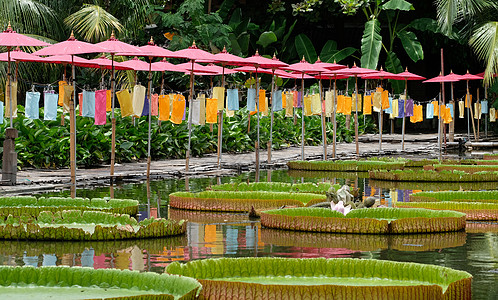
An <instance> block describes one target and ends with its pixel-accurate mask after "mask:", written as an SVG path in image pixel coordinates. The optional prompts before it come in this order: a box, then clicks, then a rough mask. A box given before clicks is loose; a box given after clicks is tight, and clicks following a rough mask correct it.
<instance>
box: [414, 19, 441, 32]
mask: <svg viewBox="0 0 498 300" xmlns="http://www.w3.org/2000/svg"><path fill="white" fill-rule="evenodd" d="M408 27H409V28H413V29H416V30H420V31H428V32H432V33H439V32H440V31H439V27H438V25H437V22H436V20H434V19H431V18H420V19H415V20H413V21H412V22H411V23H410V24H408Z"/></svg>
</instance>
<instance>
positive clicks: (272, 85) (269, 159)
mask: <svg viewBox="0 0 498 300" xmlns="http://www.w3.org/2000/svg"><path fill="white" fill-rule="evenodd" d="M271 70H272V74H271V95H270V106H271V116H270V141H269V142H268V160H267V163H271V144H272V142H273V103H274V100H275V99H274V98H273V93H274V92H275V69H271Z"/></svg>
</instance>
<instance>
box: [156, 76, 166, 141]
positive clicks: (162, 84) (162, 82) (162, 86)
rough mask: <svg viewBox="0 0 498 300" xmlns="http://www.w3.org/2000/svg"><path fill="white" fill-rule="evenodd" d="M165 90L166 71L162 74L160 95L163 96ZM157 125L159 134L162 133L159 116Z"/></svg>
mask: <svg viewBox="0 0 498 300" xmlns="http://www.w3.org/2000/svg"><path fill="white" fill-rule="evenodd" d="M163 90H164V71H162V72H161V90H160V91H159V94H160V95H162V93H163ZM157 125H158V126H159V129H158V130H159V132H161V120H160V118H159V116H158V118H157Z"/></svg>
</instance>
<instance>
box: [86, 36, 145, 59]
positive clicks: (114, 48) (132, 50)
mask: <svg viewBox="0 0 498 300" xmlns="http://www.w3.org/2000/svg"><path fill="white" fill-rule="evenodd" d="M96 45H97V46H99V47H101V48H103V49H104V51H101V52H106V53H111V54H116V53H121V52H126V53H128V55H138V54H140V53H142V52H143V51H142V50H140V49H139V47H137V46H133V45H130V44H127V43H125V42H121V41H120V40H118V39H117V38H116V36H115V35H114V31H113V32H112V33H111V37H110V38H109V39H108V40H107V41H103V42H100V43H97V44H96Z"/></svg>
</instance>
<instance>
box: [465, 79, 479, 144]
mask: <svg viewBox="0 0 498 300" xmlns="http://www.w3.org/2000/svg"><path fill="white" fill-rule="evenodd" d="M467 99H468V100H467V101H468V102H467V104H468V105H469V107H468V108H469V110H470V122H471V123H472V131H473V132H474V139H475V140H476V141H478V139H477V135H476V125H475V124H474V113H473V112H472V101H471V99H470V91H469V81H468V80H467Z"/></svg>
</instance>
